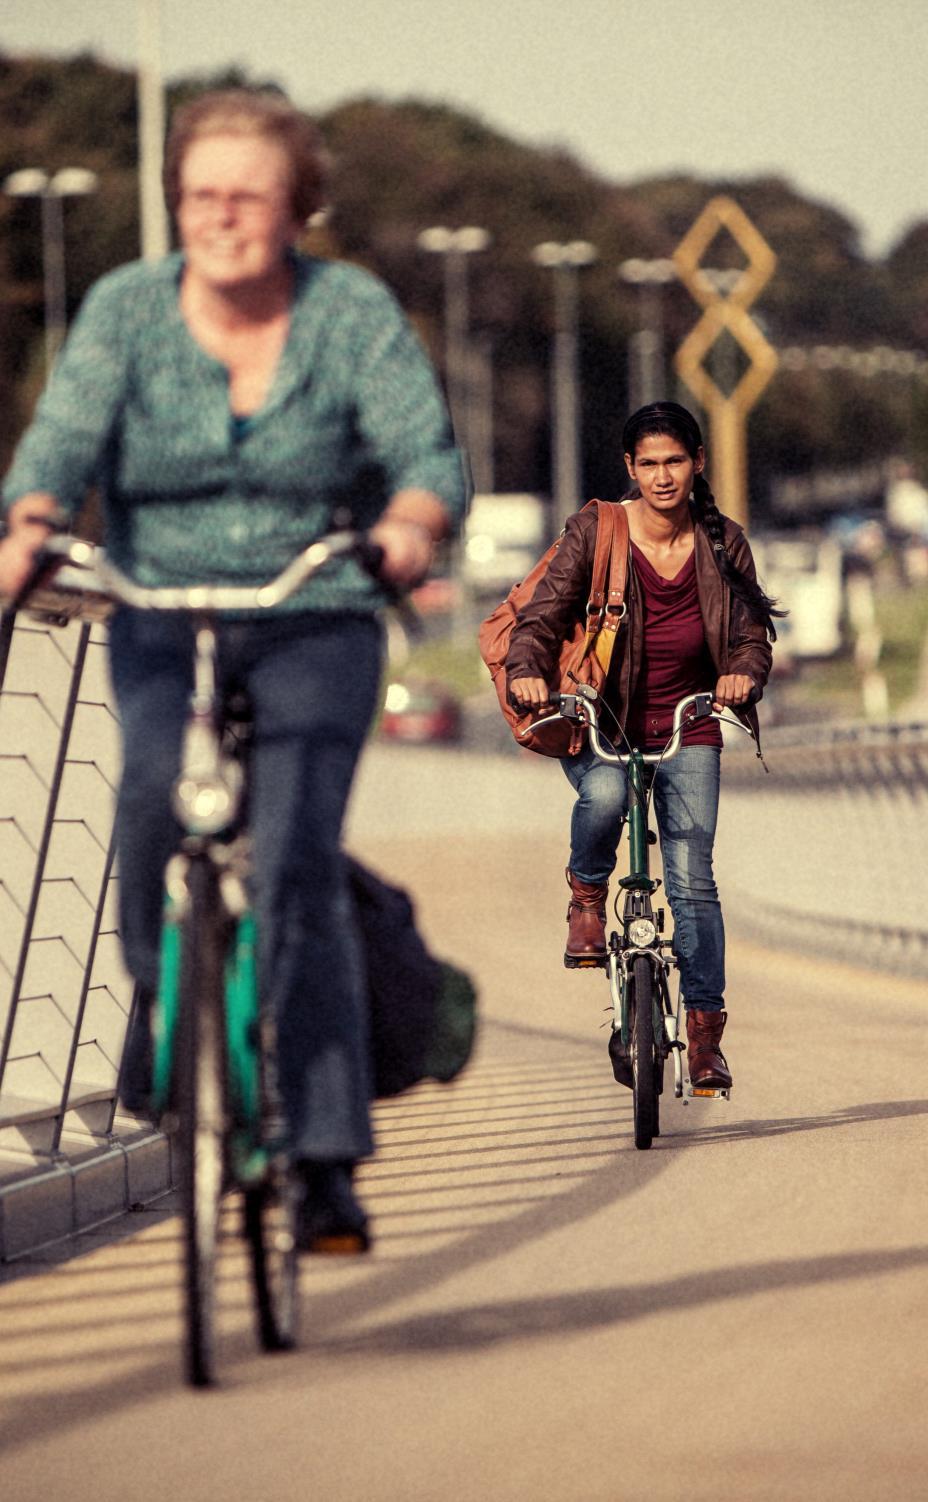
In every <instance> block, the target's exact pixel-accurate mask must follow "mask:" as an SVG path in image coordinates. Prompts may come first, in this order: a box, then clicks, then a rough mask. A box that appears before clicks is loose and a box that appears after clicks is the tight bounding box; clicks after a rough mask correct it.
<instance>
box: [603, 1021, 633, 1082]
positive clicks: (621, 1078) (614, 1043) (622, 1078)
mask: <svg viewBox="0 0 928 1502" xmlns="http://www.w3.org/2000/svg"><path fill="white" fill-rule="evenodd" d="M609 1057H610V1059H611V1060H612V1073H613V1074H614V1075H615V1078H616V1082H617V1083H618V1084H620V1085H627V1086H628V1088H629V1090H633V1089H634V1087H635V1077H634V1075H633V1074H632V1061H631V1059H630V1058H629V1057H628V1050H627V1048H626V1047H625V1045H624V1043H623V1042H622V1034H621V1033H610V1034H609Z"/></svg>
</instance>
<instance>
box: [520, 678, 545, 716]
mask: <svg viewBox="0 0 928 1502" xmlns="http://www.w3.org/2000/svg"><path fill="white" fill-rule="evenodd" d="M509 698H510V700H511V701H512V703H513V704H514V705H516V706H517V707H518V708H520V709H524V710H526V711H528V710H530V709H544V708H545V707H546V706H547V705H549V704H551V703H553V702H554V700H553V699H552V695H551V690H550V689H549V687H548V685H547V683H545V680H544V679H543V678H513V680H512V682H511V683H510V684H509Z"/></svg>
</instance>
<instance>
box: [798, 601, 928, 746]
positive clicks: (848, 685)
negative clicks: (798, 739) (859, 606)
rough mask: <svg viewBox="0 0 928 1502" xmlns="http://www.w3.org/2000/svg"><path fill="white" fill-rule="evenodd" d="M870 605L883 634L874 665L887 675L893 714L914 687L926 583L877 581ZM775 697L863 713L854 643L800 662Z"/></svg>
mask: <svg viewBox="0 0 928 1502" xmlns="http://www.w3.org/2000/svg"><path fill="white" fill-rule="evenodd" d="M875 607H876V618H877V624H878V625H879V629H880V632H881V633H882V637H883V645H882V649H881V651H880V657H879V662H878V663H877V670H878V672H880V673H882V674H883V676H884V678H885V679H886V686H887V690H888V693H889V708H890V713H896V712H897V711H898V710H899V709H901V708H903V706H904V705H905V704H906V703H908V701H909V700H910V699H911V698H912V696H913V694H914V693H915V690H916V688H917V686H918V676H919V668H920V665H921V658H922V651H923V647H924V643H925V638H926V635H928V585H925V584H920V585H915V586H908V587H907V586H905V585H902V584H899V583H898V582H896V581H895V580H885V579H884V580H877V583H876V588H875ZM774 652H776V648H775V647H774ZM780 698H781V700H782V702H783V703H784V704H793V705H796V706H797V707H799V708H803V709H805V710H809V709H812V708H813V707H817V708H818V709H819V710H820V711H821V712H822V713H824V714H825V715H826V716H828V717H836V716H841V717H845V716H847V717H860V716H862V714H863V704H862V698H861V685H860V674H859V673H858V671H857V668H856V667H855V665H854V657H853V646H851V647H850V648H849V649H848V650H847V651H845V652H844V653H842V655H841V656H840V657H836V658H832V659H830V660H829V661H826V662H809V663H804V664H803V665H802V667H801V668H800V671H799V675H798V677H797V678H796V679H795V680H794V681H793V682H791V683H789V684H786V685H783V687H782V688H781V690H780Z"/></svg>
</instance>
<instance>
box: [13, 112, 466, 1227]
mask: <svg viewBox="0 0 928 1502" xmlns="http://www.w3.org/2000/svg"><path fill="white" fill-rule="evenodd" d="M323 168H324V155H323V152H322V149H321V146H320V142H319V139H318V137H317V134H316V131H315V128H314V126H313V125H312V123H311V122H310V121H309V120H308V119H307V118H306V117H305V116H304V115H302V114H301V113H300V112H299V111H297V110H296V109H294V108H293V107H292V106H291V105H290V104H289V103H287V102H286V101H285V100H284V99H282V98H281V97H279V96H277V95H270V94H261V93H250V92H248V91H244V90H241V91H240V90H233V91H229V92H220V93H209V94H204V95H203V96H201V97H200V98H198V99H196V100H194V101H193V102H192V103H191V104H189V105H187V106H186V107H185V108H184V109H182V110H180V111H178V113H177V115H176V117H175V119H174V122H173V125H172V129H171V133H170V137H169V140H168V144H167V151H166V159H165V171H164V185H165V194H166V199H167V203H168V206H169V208H170V209H171V211H172V213H173V215H174V217H175V220H176V224H177V231H178V236H179V241H180V246H181V248H180V250H179V251H178V252H177V253H175V254H173V255H170V256H168V257H166V258H165V259H164V260H163V261H160V262H156V263H141V262H139V263H134V264H132V265H129V266H125V267H122V268H120V269H119V270H117V271H115V272H113V273H111V274H110V275H108V276H106V277H104V278H102V280H101V281H100V282H99V283H97V285H96V286H95V287H93V288H92V289H91V291H90V293H89V294H88V296H87V298H86V300H85V303H84V306H83V308H82V310H81V312H80V314H79V316H78V319H77V321H76V323H75V325H74V328H73V330H72V332H71V335H70V337H69V339H68V341H67V344H66V346H65V348H64V351H63V353H62V355H61V357H60V359H59V362H58V365H57V367H56V369H55V372H54V374H53V377H52V379H51V382H50V384H49V386H48V389H47V391H46V392H45V395H44V396H43V398H42V400H41V402H40V404H39V406H38V409H37V411H36V415H35V419H34V421H33V423H32V425H31V427H30V428H29V430H28V431H27V433H26V434H25V436H24V438H23V439H22V441H21V443H20V445H19V448H18V450H17V452H16V455H15V457H14V461H13V464H12V467H11V469H10V471H9V474H8V475H7V478H6V482H5V484H4V488H3V495H4V502H5V506H6V508H7V510H6V534H5V537H4V540H3V541H2V543H0V590H2V592H3V593H4V594H7V595H11V594H14V593H15V592H16V590H17V589H18V588H19V587H20V586H21V584H22V583H23V581H24V579H25V578H26V576H27V575H28V572H29V569H30V566H31V562H32V559H33V556H34V554H35V552H36V551H37V549H38V548H39V547H40V545H41V543H42V542H43V540H44V539H45V537H46V536H47V534H48V531H49V528H50V525H51V522H52V519H53V517H54V515H55V514H56V513H58V512H60V511H64V512H65V513H70V512H73V511H74V510H75V509H76V508H78V507H79V506H80V504H81V503H82V501H83V499H84V497H85V494H86V491H87V488H88V487H89V486H91V485H96V486H98V487H99V491H100V494H101V499H102V505H103V513H104V520H105V541H106V547H107V553H108V555H109V556H110V557H111V558H112V560H113V562H114V563H116V564H117V565H118V566H119V567H121V568H122V569H123V570H124V571H125V572H126V573H127V574H129V575H130V576H132V577H133V578H135V579H137V580H138V581H139V582H140V583H142V584H146V585H151V586H156V585H167V584H192V583H197V582H215V583H230V584H231V583H237V584H243V585H250V584H254V585H257V584H260V583H261V582H263V581H264V580H265V579H267V578H269V577H271V576H272V575H274V574H275V573H277V572H278V571H279V570H280V569H281V568H282V567H283V566H284V565H285V564H286V563H287V562H289V560H290V559H291V558H292V557H293V556H294V555H295V554H296V553H297V552H299V551H300V549H301V548H302V547H304V546H305V545H306V543H307V542H308V541H310V540H311V539H312V538H314V537H316V536H319V535H321V534H323V533H325V532H327V531H331V530H332V528H333V527H339V526H351V527H355V528H362V529H363V528H369V529H370V532H371V536H372V538H373V539H374V541H376V542H377V543H379V545H380V546H381V548H382V550H383V556H384V563H383V568H382V576H383V579H384V580H385V582H386V584H387V585H388V586H393V587H401V588H402V587H407V586H409V585H410V584H412V583H414V582H416V581H418V580H419V579H420V578H422V576H423V575H424V574H425V573H426V571H427V569H428V566H429V563H430V560H431V556H432V550H433V545H434V543H435V542H436V541H438V540H440V539H441V538H442V537H444V536H445V535H446V534H447V533H448V532H449V531H450V530H451V529H452V528H453V527H454V525H455V524H456V522H457V520H458V519H459V517H460V515H461V513H462V511H463V507H464V483H463V476H462V469H461V464H460V460H459V457H458V455H457V453H456V451H455V449H454V447H453V443H452V439H451V434H450V427H449V423H448V419H447V414H446V411H445V408H444V406H443V403H442V400H441V397H440V394H439V392H438V389H437V386H436V383H435V380H434V377H433V374H432V371H431V368H430V366H429V363H428V361H427V359H426V357H425V355H424V353H423V351H422V349H421V348H420V346H419V343H418V341H417V339H416V337H415V335H414V333H413V332H412V330H411V328H410V326H409V325H408V323H407V321H406V320H405V318H404V316H403V315H402V313H401V312H400V310H399V308H398V306H397V305H396V303H395V302H394V299H393V297H392V296H391V294H390V293H389V292H388V290H387V289H386V288H385V287H384V286H383V285H382V284H381V283H380V282H379V281H377V280H376V279H375V278H374V277H372V276H370V275H369V274H368V273H366V272H364V271H362V270H360V269H359V268H357V267H355V266H350V265H346V264H341V263H337V262H328V261H323V260H320V259H317V258H315V257H312V256H307V255H303V254H300V253H299V252H298V250H297V248H296V246H297V242H298V240H299V237H300V235H301V233H302V231H303V228H304V226H305V224H306V221H307V219H308V218H309V216H310V215H312V214H313V213H314V212H316V211H317V210H318V209H319V208H320V207H321V206H322V204H323V195H324V170H323ZM383 603H384V594H383V591H382V590H381V589H380V588H379V587H378V585H377V584H376V583H375V582H374V581H372V580H371V579H370V577H369V576H368V575H367V574H366V573H365V572H364V570H363V569H362V568H361V567H360V565H359V564H358V563H357V562H353V561H351V560H350V559H346V560H345V561H344V562H343V563H341V564H340V565H338V566H336V567H333V569H332V570H331V571H330V572H327V573H326V574H325V575H324V576H323V575H320V576H319V577H318V578H317V579H314V580H313V581H312V583H311V584H309V585H308V586H306V587H305V588H304V589H303V590H302V591H301V592H299V593H298V594H297V595H296V596H295V597H294V598H293V599H292V600H290V601H288V602H287V604H286V606H284V607H282V608H281V609H279V610H278V611H275V612H270V613H268V614H267V617H266V618H262V619H256V618H255V617H254V616H249V615H247V614H242V615H239V616H232V617H226V618H224V619H223V621H222V622H221V628H220V637H219V667H220V672H221V674H222V675H223V677H224V681H225V683H226V685H227V686H231V687H234V688H235V689H236V690H240V691H242V692H243V693H245V694H246V695H247V697H248V699H249V701H250V704H251V707H252V712H253V716H254V743H253V788H254V792H253V806H252V808H251V826H252V832H253V839H254V850H255V869H256V891H255V902H256V909H257V915H258V925H259V935H260V940H259V943H260V965H261V980H262V988H263V989H264V992H265V994H266V996H267V997H268V998H269V1001H270V1005H271V1008H272V1011H273V1013H274V1015H275V1016H276V1018H277V1023H278V1036H279V1079H280V1088H281V1093H282V1097H283V1102H284V1106H285V1110H286V1115H287V1119H288V1124H289V1133H290V1141H289V1147H290V1152H291V1154H292V1157H293V1159H294V1161H295V1163H296V1164H297V1167H298V1170H299V1174H300V1176H301V1177H302V1179H303V1181H304V1183H305V1186H306V1195H305V1204H304V1209H303V1216H302V1230H301V1241H302V1245H303V1246H304V1248H305V1249H308V1250H313V1249H314V1248H317V1247H319V1246H322V1245H326V1246H331V1245H333V1244H335V1243H340V1244H341V1245H343V1247H344V1249H346V1250H352V1249H356V1250H362V1249H364V1248H366V1246H367V1245H368V1243H369V1231H368V1223H367V1217H366V1214H365V1212H364V1210H363V1208H362V1206H361V1205H360V1204H359V1202H358V1200H357V1198H356V1196H355V1193H354V1190H353V1187H352V1172H353V1168H354V1165H355V1163H356V1162H357V1160H358V1159H360V1158H363V1157H365V1156H366V1155H367V1154H369V1153H370V1152H371V1151H372V1147H373V1143H372V1138H371V1130H370V1123H369V1112H368V1102H369V1096H370V1077H369V1059H368V1050H367V1046H366V1019H365V1003H364V996H363V981H362V974H361V969H360V961H359V955H358V951H357V937H356V933H355V925H354V918H353V914H352V909H351V904H350V900H349V895H348V891H347V886H346V878H345V871H344V867H343V863H342V859H341V855H340V833H341V826H342V820H343V815H344V810H345V805H346V801H347V797H348V793H349V790H350V787H351V782H352V777H353V774H354V769H355V764H356V761H357V758H358V755H359V752H360V749H361V745H362V743H363V740H364V737H365V735H366V732H367V729H368V726H369V724H370V721H371V717H372V714H373V712H374V708H375V704H376V697H377V690H378V683H379V677H380V670H381V657H382V644H381V633H380V627H379V623H378V618H377V616H378V610H379V608H380V607H381V606H382V604H383ZM190 629H191V628H190V625H189V622H185V621H183V620H181V619H180V618H177V619H174V618H166V617H164V616H156V615H146V614H145V613H143V612H139V611H135V610H131V609H127V608H121V609H120V610H119V611H118V612H117V613H116V615H115V617H114V618H113V620H112V623H111V628H110V656H111V670H112V678H113V683H114V687H115V691H116V696H117V701H118V707H119V713H120V718H121V724H122V733H123V752H124V764H123V775H122V783H121V789H120V795H119V803H118V816H117V842H118V844H117V848H118V855H119V871H120V896H121V933H122V939H123V944H124V949H125V954H126V959H127V964H128V968H129V970H130V972H131V974H132V975H133V976H134V977H135V978H136V980H137V981H138V982H139V983H140V986H141V988H142V993H143V995H144V996H146V997H149V998H150V997H151V996H152V994H153V993H154V991H155V989H156V986H157V978H158V950H159V936H160V928H161V913H162V883H163V873H164V868H165V865H166V863H167V860H168V858H169V856H170V855H171V853H172V851H173V849H174V847H175V844H176V842H177V838H178V826H177V823H176V821H175V819H174V816H173V814H172V812H171V807H170V789H171V785H172V782H173V780H174V778H175V776H176V774H177V770H178V765H179V757H180V737H181V730H182V726H183V722H184V718H185V713H186V705H187V700H188V696H189V693H190V689H191V682H190V673H191V660H192V653H191V650H190V636H189V632H190ZM143 1021H144V1018H143ZM145 1044H146V1037H145V1028H144V1026H143V1028H142V1029H141V1032H140V1034H139V1035H138V1036H137V1037H136V1038H135V1039H134V1040H132V1041H131V1042H130V1048H132V1049H134V1051H135V1053H136V1055H140V1054H143V1053H144V1051H145ZM136 1063H138V1058H137V1059H136ZM142 1072H144V1071H142ZM132 1089H134V1090H135V1092H136V1095H137V1096H139V1095H140V1094H143V1093H144V1083H142V1082H141V1081H137V1082H136V1084H135V1085H134V1086H133V1085H132V1081H131V1080H130V1091H131V1090H132ZM130 1103H132V1102H131V1101H130ZM135 1103H136V1104H141V1103H142V1101H141V1099H137V1100H136V1101H135Z"/></svg>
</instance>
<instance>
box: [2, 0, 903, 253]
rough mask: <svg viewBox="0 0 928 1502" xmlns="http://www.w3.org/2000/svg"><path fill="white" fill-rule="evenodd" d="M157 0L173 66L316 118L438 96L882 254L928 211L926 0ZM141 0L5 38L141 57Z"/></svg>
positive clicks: (611, 174)
mask: <svg viewBox="0 0 928 1502" xmlns="http://www.w3.org/2000/svg"><path fill="white" fill-rule="evenodd" d="M144 3H145V4H147V5H148V6H149V8H155V9H157V10H160V29H161V43H162V46H161V50H162V58H163V65H164V69H165V73H166V76H168V77H175V76H178V75H183V74H189V73H196V72H203V71H206V72H211V71H213V70H215V69H218V68H220V67H223V66H224V65H227V64H230V63H240V64H243V65H244V66H245V67H247V68H248V69H249V71H251V72H253V73H255V74H258V75H260V76H264V77H271V78H274V79H275V80H276V81H278V82H279V83H281V84H282V85H283V86H284V87H285V88H286V89H287V91H288V92H289V93H290V95H291V97H292V98H293V100H294V101H295V102H296V103H297V104H299V105H300V106H302V107H303V108H305V109H307V110H309V111H310V112H314V111H322V110H324V109H327V108H329V107H331V106H332V105H334V104H337V103H339V102H341V101H343V100H346V99H349V98H353V97H357V96H358V95H364V94H368V95H370V94H373V95H377V96H379V97H382V98H386V99H403V98H409V97H414V98H425V99H429V100H440V101H444V102H446V103H449V104H451V105H454V106H457V107H460V108H463V109H466V110H468V111H470V112H472V113H474V114H477V115H479V116H480V117H481V118H482V119H483V120H484V121H486V123H487V124H489V125H492V126H494V127H496V128H497V129H499V130H502V131H503V132H504V133H506V134H507V135H510V136H513V137H515V138H517V139H519V140H522V141H525V142H528V143H530V144H534V145H555V144H556V145H558V146H561V147H566V148H568V149H569V150H570V151H571V152H572V153H573V154H574V155H575V156H576V157H577V158H578V159H579V160H580V161H582V162H583V163H585V164H586V165H587V166H588V167H590V168H592V169H593V170H594V171H596V172H598V173H600V174H602V175H603V176H604V177H606V178H608V179H609V180H611V181H615V182H622V183H625V182H633V181H636V180H638V179H640V178H642V177H650V176H654V175H664V174H667V173H670V172H674V171H683V172H691V173H694V174H696V175H698V176H700V177H708V178H715V177H730V178H731V177H733V178H736V179H737V178H739V177H752V176H755V175H758V174H762V173H764V174H766V173H776V174H778V175H780V176H783V177H785V178H787V179H788V180H789V181H791V182H792V183H793V184H794V186H796V187H797V188H798V189H799V190H800V191H802V192H804V193H806V194H808V195H809V196H811V197H813V198H815V199H818V200H819V201H822V202H825V203H828V204H830V205H832V206H833V207H835V208H837V209H838V210H840V211H841V212H842V213H844V214H845V215H846V216H847V217H848V218H849V219H851V220H852V222H853V223H854V224H855V225H856V226H857V228H858V229H859V231H860V234H861V239H862V243H863V247H864V249H865V250H866V251H867V253H868V254H870V255H874V256H880V255H883V254H885V253H886V251H887V250H888V249H889V248H890V247H891V246H892V244H893V243H894V242H895V241H897V240H898V239H899V238H900V236H901V235H902V234H904V232H905V230H906V229H907V228H908V227H909V226H910V225H911V224H912V223H915V222H917V221H919V220H924V219H928V126H926V119H928V3H926V0H879V3H874V0H738V3H735V0H663V3H661V0H504V3H499V0H326V3H325V4H322V3H318V0H317V3H315V4H314V3H313V0H263V3H262V0H144ZM138 8H139V5H138V3H137V0H0V51H4V52H7V53H12V54H14V55H15V54H19V53H24V52H40V53H45V54H49V53H54V54H57V55H63V54H67V53H70V52H74V51H78V50H88V49H89V50H92V51H94V52H96V53H98V54H99V55H100V56H102V57H104V58H106V59H107V60H109V61H112V62H117V63H122V64H125V65H128V66H132V65H133V63H134V61H135V59H136V57H137V35H138V26H137V11H138ZM36 165H40V164H36Z"/></svg>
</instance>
